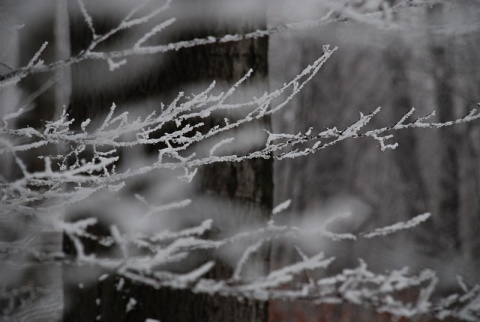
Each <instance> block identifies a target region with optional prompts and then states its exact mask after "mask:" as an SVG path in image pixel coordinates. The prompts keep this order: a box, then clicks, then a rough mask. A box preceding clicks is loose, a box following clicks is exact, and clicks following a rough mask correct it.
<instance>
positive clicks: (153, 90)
mask: <svg viewBox="0 0 480 322" xmlns="http://www.w3.org/2000/svg"><path fill="white" fill-rule="evenodd" d="M216 2H217V1H209V2H208V3H206V2H202V4H197V3H196V2H195V3H191V1H178V2H175V4H174V5H173V6H174V8H173V9H172V10H173V12H174V14H175V16H176V18H177V22H176V25H177V26H179V28H177V29H176V30H175V32H174V34H173V35H171V39H173V40H175V41H176V40H183V39H192V38H196V37H203V36H206V35H213V36H216V35H223V34H232V33H242V32H247V31H252V30H256V29H259V28H264V27H265V14H266V8H265V3H264V1H257V2H256V8H255V10H256V15H255V17H254V18H255V19H254V18H252V17H251V16H249V15H248V14H245V13H244V15H245V16H241V14H240V13H239V15H240V18H238V16H237V17H236V18H237V19H238V20H235V21H233V22H231V21H230V23H229V25H226V24H225V20H228V19H225V18H222V15H221V13H217V12H216V7H220V5H219V4H218V3H216ZM226 2H228V1H223V2H222V6H221V7H224V6H225V7H228V4H226ZM215 3H216V5H215ZM232 3H233V1H232ZM187 4H188V9H189V10H190V12H194V13H200V14H202V13H204V14H206V13H209V14H210V15H211V16H212V17H211V20H209V21H208V23H206V22H202V21H194V20H192V19H191V17H187V15H186V14H185V13H182V11H180V9H179V8H177V7H175V6H176V5H178V6H179V7H182V8H183V9H185V5H187ZM177 10H178V11H177ZM250 14H251V12H250ZM258 18H261V20H257V19H258ZM72 25H73V23H72ZM82 32H85V30H81V31H78V30H75V29H74V30H73V31H72V35H73V39H72V42H73V44H72V47H73V48H74V52H75V48H78V47H79V45H78V43H81V42H82V37H83V39H84V38H85V36H82ZM75 42H77V43H75ZM267 49H268V41H267V39H265V38H264V39H256V40H243V41H239V42H235V43H228V44H214V45H209V46H201V47H196V48H191V49H183V50H180V51H178V52H175V53H172V54H168V55H165V56H163V57H162V58H161V59H162V60H163V64H160V65H159V64H156V63H155V62H154V61H153V59H151V58H147V59H150V60H152V66H151V68H149V69H148V71H147V69H146V72H145V74H144V75H141V76H140V75H135V76H134V77H133V79H131V80H130V81H126V82H122V84H120V87H121V88H118V87H117V88H116V89H115V90H112V89H109V90H108V91H105V92H103V93H102V92H99V93H96V92H95V90H94V89H93V90H90V91H88V92H85V90H79V89H78V88H80V87H81V85H82V84H80V82H81V79H87V78H88V74H86V69H85V68H82V66H78V67H76V68H74V70H73V85H74V86H73V93H72V102H71V106H70V112H71V113H72V115H74V116H75V117H76V118H78V119H79V120H77V122H79V121H81V120H82V119H85V118H87V117H94V116H95V115H99V114H101V112H100V113H99V112H98V111H96V110H91V106H96V107H97V108H98V107H99V106H102V105H104V106H103V108H108V107H109V106H110V104H111V102H112V101H115V102H116V103H118V102H119V101H120V102H122V101H123V102H129V101H137V100H140V99H145V98H146V97H147V96H151V97H163V98H169V97H172V96H174V95H175V93H178V91H180V90H184V89H185V88H187V92H188V88H189V86H192V85H195V84H208V83H210V82H212V81H213V80H215V81H216V82H217V84H219V86H220V87H223V88H226V87H228V86H230V85H232V84H233V83H234V82H236V81H237V80H239V79H240V78H241V77H243V76H244V75H245V73H246V72H247V71H248V70H249V69H250V68H252V69H254V74H253V76H252V77H251V78H250V79H249V80H248V83H247V85H252V86H254V87H255V88H256V92H258V93H263V92H264V91H265V90H267V89H268V82H267V71H268V64H267ZM93 64H97V62H94V63H93ZM75 72H77V74H76V73H75ZM76 76H77V78H75V77H76ZM76 86H77V91H76V90H75V89H76ZM116 93H118V94H119V97H116V96H115V94H116ZM258 93H257V94H258ZM250 98H251V97H250ZM167 103H168V102H167ZM117 105H118V104H117ZM222 120H223V117H222ZM215 123H217V120H216V119H215V118H214V117H213V118H212V119H211V120H210V124H207V126H206V127H209V126H213V125H214V124H215ZM261 126H262V127H263V128H265V126H267V127H268V126H269V120H266V121H265V122H262V124H261ZM254 127H259V124H256V125H254ZM252 148H255V147H252ZM272 171H273V170H272V161H271V160H250V161H245V162H241V163H222V164H213V165H209V166H205V167H203V168H202V169H200V175H199V177H200V178H199V180H198V182H197V187H198V190H199V192H200V194H201V195H202V196H203V197H202V198H201V199H203V200H206V199H212V200H213V204H216V203H219V202H221V203H222V204H228V206H227V208H220V207H218V208H217V207H215V208H217V209H209V212H210V213H209V215H210V216H211V217H213V218H220V219H221V218H222V217H223V218H226V219H224V220H220V222H219V223H218V224H217V227H218V228H219V230H220V231H221V232H222V233H223V232H229V231H230V232H231V231H233V230H235V229H238V228H239V227H242V226H243V227H246V226H249V225H251V224H254V223H259V222H266V221H267V219H268V216H269V213H270V209H271V207H272V193H273V179H272ZM192 208H193V209H195V206H194V207H192ZM228 209H229V210H228ZM86 215H89V216H91V215H92V214H86ZM107 225H108V224H107ZM96 229H97V231H95V233H97V234H100V235H102V234H108V229H107V230H103V229H102V227H97V228H96ZM212 238H213V236H212ZM87 246H88V245H87ZM90 246H91V248H90V249H87V251H90V252H97V251H101V250H99V248H98V246H95V245H90ZM65 250H66V252H70V253H72V251H71V249H70V245H68V242H66V244H65ZM220 251H221V250H220ZM267 253H268V250H267V249H265V250H264V251H263V253H262V254H263V255H261V256H260V257H261V258H260V259H259V261H260V262H262V265H261V266H262V269H263V270H266V269H267V262H268V255H267ZM207 256H210V257H213V258H216V259H218V255H217V254H216V253H209V254H207ZM210 259H211V258H210ZM86 269H87V270H91V274H94V276H101V275H103V274H104V273H108V272H100V271H95V268H84V267H83V268H80V270H83V271H85V270H86ZM75 270H77V272H78V270H79V268H75V267H70V268H66V270H65V275H64V276H65V280H66V282H67V283H66V286H65V295H66V298H67V300H68V299H70V302H69V303H67V309H66V311H65V314H64V320H65V321H94V320H95V319H97V320H100V319H101V320H104V321H145V320H146V319H147V318H152V319H158V320H161V321H162V322H164V321H266V320H267V303H265V302H258V301H250V300H243V301H239V300H237V299H236V298H226V297H220V296H208V295H201V294H193V293H192V292H190V291H188V290H182V291H178V290H170V289H160V290H156V289H153V288H150V287H148V286H145V285H139V284H136V283H130V282H126V284H125V286H124V287H123V288H122V291H117V290H116V285H118V283H119V281H120V279H121V278H120V277H119V276H115V275H114V274H109V275H108V277H107V278H106V279H103V280H102V281H98V282H94V283H93V284H90V285H80V286H82V287H83V288H80V287H79V284H78V283H77V282H75V283H68V282H69V278H70V277H74V276H75V275H76V272H75ZM231 271H232V269H231V268H230V266H229V265H228V264H226V263H223V262H222V261H221V260H218V261H217V265H216V268H215V269H214V271H213V272H211V273H210V274H211V277H215V278H223V277H229V276H230V275H231V273H232V272H231ZM94 280H95V279H94ZM131 298H133V299H135V301H136V302H137V305H136V306H135V309H133V310H131V311H129V312H127V311H126V307H127V303H128V302H129V300H130V299H131Z"/></svg>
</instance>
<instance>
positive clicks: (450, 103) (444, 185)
mask: <svg viewBox="0 0 480 322" xmlns="http://www.w3.org/2000/svg"><path fill="white" fill-rule="evenodd" d="M443 11H444V6H443V4H437V5H435V6H433V7H432V8H431V9H429V11H428V13H427V15H428V16H427V18H428V20H429V23H430V27H432V28H442V27H443V25H444V21H443V20H444V16H445V15H444V12H443ZM430 40H431V42H430V51H431V57H432V62H433V64H432V74H433V78H434V84H435V103H436V107H437V110H438V118H439V121H440V122H447V121H451V120H454V119H455V110H454V108H455V106H454V100H453V82H454V80H453V75H454V66H453V59H452V57H453V56H452V54H453V53H452V48H453V47H451V46H449V41H450V39H449V36H443V35H439V34H432V35H430ZM439 136H440V142H441V150H440V153H439V157H440V178H439V185H440V196H439V213H438V216H435V217H434V221H435V224H436V226H437V228H438V230H437V231H438V236H442V241H441V242H440V243H439V245H440V247H441V248H442V249H450V250H453V249H455V250H458V249H459V248H460V237H459V201H460V199H459V198H460V195H459V184H460V183H459V180H460V179H459V161H458V153H459V151H458V147H459V145H458V142H459V137H458V134H457V130H456V129H455V128H454V127H446V128H442V129H440V130H439Z"/></svg>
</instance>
